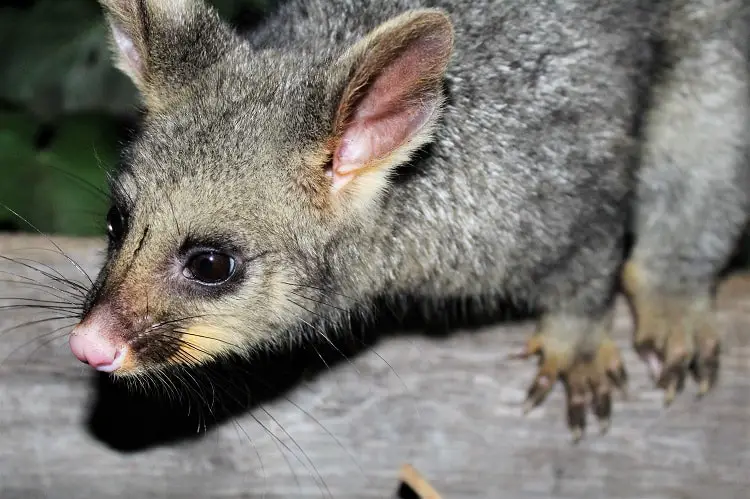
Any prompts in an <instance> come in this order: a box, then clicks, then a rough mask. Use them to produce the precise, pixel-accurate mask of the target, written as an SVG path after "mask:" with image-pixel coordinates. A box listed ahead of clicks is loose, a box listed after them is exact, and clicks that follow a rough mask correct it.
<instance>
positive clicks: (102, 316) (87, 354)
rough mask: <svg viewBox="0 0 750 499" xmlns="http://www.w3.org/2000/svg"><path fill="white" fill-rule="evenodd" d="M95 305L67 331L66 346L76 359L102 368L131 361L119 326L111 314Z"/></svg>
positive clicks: (114, 368)
mask: <svg viewBox="0 0 750 499" xmlns="http://www.w3.org/2000/svg"><path fill="white" fill-rule="evenodd" d="M104 308H106V306H105V307H102V306H97V307H95V308H94V309H93V310H92V311H91V312H90V313H89V314H88V316H87V317H86V318H85V319H84V320H83V321H81V322H80V324H78V325H77V326H76V327H75V328H74V329H73V331H72V332H71V334H70V339H69V343H70V349H71V351H72V352H73V355H75V356H76V358H77V359H78V360H80V361H81V362H84V363H86V364H89V365H90V366H91V367H93V368H95V369H96V370H98V371H102V372H108V373H111V372H115V371H117V370H118V369H121V368H123V366H126V365H129V364H132V359H130V357H131V355H130V349H129V348H128V345H127V343H126V342H125V340H124V339H122V338H121V337H120V335H119V334H118V333H117V331H119V330H122V327H121V326H120V325H118V324H116V321H115V320H113V317H114V316H113V314H111V313H108V312H107V311H106V310H104Z"/></svg>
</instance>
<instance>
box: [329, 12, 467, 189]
mask: <svg viewBox="0 0 750 499" xmlns="http://www.w3.org/2000/svg"><path fill="white" fill-rule="evenodd" d="M452 52H453V26H452V24H451V21H450V19H449V18H448V16H447V15H446V14H444V13H443V12H442V11H439V10H432V9H424V10H416V11H410V12H407V13H405V14H402V15H400V16H398V17H395V18H393V19H391V20H390V21H388V22H386V23H384V24H382V25H380V26H379V27H378V28H376V29H375V30H373V31H372V32H371V33H370V34H369V35H367V36H366V37H365V38H363V39H362V40H360V41H359V42H357V43H356V44H355V45H354V46H352V47H351V48H350V50H348V51H347V52H346V53H345V54H344V55H343V56H342V58H341V60H340V61H339V67H343V68H344V69H345V70H347V71H348V72H347V74H346V78H347V81H346V84H345V85H344V90H343V93H342V94H341V97H340V100H339V104H338V108H337V111H336V118H335V121H334V130H333V134H334V135H333V137H334V139H333V141H332V142H333V144H334V147H333V148H332V149H333V157H332V162H331V172H330V173H331V178H332V188H333V190H334V192H335V194H336V195H337V196H351V197H352V198H353V200H354V201H356V202H357V203H363V202H367V201H368V200H369V199H372V198H373V197H374V196H375V195H377V193H378V192H379V191H380V189H382V188H383V187H384V186H385V185H386V184H387V181H388V176H389V173H390V172H391V171H392V170H393V168H394V167H396V166H398V165H400V164H403V163H405V162H407V161H408V160H409V158H410V156H411V154H412V153H413V152H414V151H415V150H417V149H418V148H419V147H421V146H422V145H424V144H425V143H426V142H429V141H430V140H431V139H432V131H433V128H434V125H435V123H436V121H437V119H438V117H439V114H440V109H441V106H442V104H443V91H442V89H443V77H444V73H445V70H446V68H447V66H448V63H449V61H450V58H451V54H452Z"/></svg>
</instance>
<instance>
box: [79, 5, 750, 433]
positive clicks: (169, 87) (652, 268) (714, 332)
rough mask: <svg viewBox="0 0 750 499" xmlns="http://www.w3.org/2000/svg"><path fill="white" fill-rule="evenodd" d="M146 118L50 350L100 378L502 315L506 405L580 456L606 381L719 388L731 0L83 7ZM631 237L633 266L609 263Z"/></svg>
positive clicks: (736, 92) (733, 173)
mask: <svg viewBox="0 0 750 499" xmlns="http://www.w3.org/2000/svg"><path fill="white" fill-rule="evenodd" d="M100 3H101V4H102V5H103V8H104V12H105V15H106V19H107V21H108V25H109V28H110V32H111V35H112V36H111V41H112V47H113V54H114V57H113V58H114V61H115V63H116V65H117V66H118V67H119V68H120V69H121V70H122V71H123V72H124V73H125V74H127V75H128V76H129V77H130V79H131V80H132V82H133V83H134V85H135V86H136V87H137V89H138V91H139V95H140V96H141V103H142V106H143V110H144V112H143V116H142V119H141V122H140V123H139V126H138V129H137V133H136V134H135V135H134V137H132V140H130V141H128V143H127V144H126V145H125V146H124V147H123V151H122V157H121V161H120V164H119V165H118V168H117V171H116V173H115V174H114V175H113V177H112V181H111V198H112V203H111V208H110V209H109V212H108V214H107V229H108V241H109V242H108V247H107V252H106V259H105V261H104V264H103V266H102V268H101V270H100V272H99V274H98V277H97V278H96V280H95V282H94V285H93V286H92V288H91V290H90V292H89V293H88V296H87V298H86V300H85V304H84V307H83V313H82V315H81V320H80V323H79V324H78V325H77V326H76V327H75V328H74V329H73V331H72V332H71V335H70V347H71V349H72V352H73V354H74V355H75V356H76V357H77V358H78V359H80V360H81V361H83V362H86V363H88V364H90V365H91V366H92V367H93V368H95V369H97V370H99V371H103V372H108V373H112V376H114V377H115V378H124V379H128V378H130V379H134V378H135V377H138V376H146V375H148V374H149V373H153V372H155V371H161V370H164V369H167V368H168V367H169V366H183V367H185V368H197V367H199V366H201V365H204V364H206V363H208V362H211V361H221V359H222V358H223V357H224V356H227V355H230V354H232V355H234V354H238V355H249V354H251V353H253V352H256V351H258V350H260V349H268V348H282V347H283V346H284V345H288V344H289V341H290V338H292V339H295V338H297V339H298V340H299V341H304V334H305V333H304V331H305V326H306V325H309V324H311V323H319V322H320V321H322V323H324V324H327V325H328V327H330V328H333V329H337V328H338V329H344V328H345V326H346V324H348V321H349V320H350V318H351V317H352V315H353V314H364V313H366V311H367V309H368V306H369V304H372V303H375V301H376V300H381V299H384V300H386V301H387V300H393V301H396V300H398V299H399V297H403V296H414V297H418V298H420V299H423V300H425V301H426V302H437V301H439V300H442V299H460V300H477V301H478V302H481V303H484V304H487V306H488V307H490V308H492V306H493V304H496V303H501V302H503V303H511V304H522V306H524V307H527V308H528V309H529V310H534V311H535V314H536V315H535V317H536V319H535V320H537V327H536V329H535V331H534V332H533V334H531V335H530V337H529V339H528V342H527V344H526V345H525V347H524V349H523V351H522V352H520V353H519V355H520V356H521V357H523V358H537V359H538V370H537V373H536V375H535V377H534V378H533V379H532V380H531V383H530V386H529V389H528V397H527V401H526V403H527V406H528V407H529V408H533V407H536V406H538V405H539V404H541V403H542V402H543V401H544V400H545V397H546V396H547V394H548V393H550V391H551V390H552V389H553V388H554V387H555V386H557V384H558V382H560V383H561V384H562V385H563V386H564V388H565V391H566V408H565V411H566V415H567V420H568V424H569V427H570V430H571V431H572V433H573V436H574V437H575V438H580V437H581V436H582V435H583V429H584V426H585V422H586V415H585V414H586V413H587V412H589V411H592V412H593V413H594V414H595V416H596V418H598V420H600V422H601V423H602V424H603V425H606V424H607V423H608V421H609V419H610V417H611V412H612V408H611V406H612V403H611V398H612V394H613V393H615V392H616V390H618V389H619V388H622V387H624V386H625V383H626V377H627V370H626V368H625V366H624V364H623V360H622V357H621V353H620V351H619V350H618V347H617V346H616V345H615V342H614V341H613V339H612V338H611V337H610V334H609V333H610V330H611V327H612V316H613V307H614V302H615V297H616V295H617V293H618V292H619V290H620V289H622V290H624V291H625V293H626V295H627V297H628V298H629V301H630V303H631V305H632V310H633V312H634V317H635V324H636V325H635V331H634V341H633V343H634V347H635V349H636V350H637V352H638V353H639V355H640V356H641V358H642V359H643V360H644V361H645V362H646V363H647V365H648V366H650V368H651V370H652V374H653V376H654V381H655V383H656V385H657V386H658V387H660V388H661V389H662V390H663V391H664V397H665V399H666V400H667V401H671V400H672V399H673V398H674V397H675V396H676V395H677V394H678V393H679V392H680V391H681V389H682V386H683V384H684V381H685V379H686V378H687V377H688V376H689V375H692V376H693V377H694V378H695V380H696V382H697V384H698V386H699V392H700V393H704V392H706V391H708V390H709V389H710V388H711V387H712V386H713V385H714V383H715V380H716V377H717V373H718V372H719V353H720V346H721V331H720V330H719V329H718V327H717V324H716V321H715V310H714V299H715V285H716V283H717V281H718V280H719V279H720V275H721V274H720V272H721V270H722V269H723V268H724V266H725V265H726V264H727V261H728V260H729V258H730V257H731V255H732V252H733V249H734V248H735V245H736V243H737V241H738V240H739V238H740V236H741V234H742V232H743V229H744V227H745V224H746V223H747V218H748V193H749V192H750V175H749V173H750V167H749V166H748V158H749V154H748V153H749V151H750V85H749V83H748V82H749V81H750V77H749V69H748V60H749V59H750V57H749V51H750V47H749V46H750V30H749V29H748V26H750V12H749V8H748V2H746V1H745V0H618V1H601V0H566V1H557V0H554V1H553V0H541V1H536V2H530V1H527V0H473V1H468V0H311V1H302V0H288V1H286V2H283V3H282V4H281V5H280V6H279V7H278V8H277V9H276V10H275V11H274V12H272V13H271V14H270V15H269V16H268V17H267V18H265V19H264V20H262V22H260V23H259V24H258V25H257V26H255V27H253V28H252V29H250V30H248V31H247V32H240V31H239V30H238V29H236V28H234V27H232V26H230V25H229V24H228V23H227V22H226V21H224V20H223V19H222V18H221V17H220V16H219V15H218V14H217V12H216V11H215V9H214V8H213V7H211V6H210V5H208V4H206V3H204V2H203V1H202V0H159V1H157V0H100ZM629 234H631V235H632V238H633V241H632V245H628V244H626V241H627V239H628V235H629Z"/></svg>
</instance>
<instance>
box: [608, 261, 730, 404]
mask: <svg viewBox="0 0 750 499" xmlns="http://www.w3.org/2000/svg"><path fill="white" fill-rule="evenodd" d="M644 281H645V279H643V275H642V274H640V273H639V272H638V269H637V267H636V266H635V264H632V263H629V264H628V265H626V267H625V270H624V273H623V283H624V285H625V289H626V292H627V294H628V297H629V298H630V303H631V306H632V308H633V312H634V315H635V323H636V328H635V338H634V344H635V349H636V351H637V352H638V354H639V355H640V357H641V358H642V359H643V361H644V362H645V363H646V365H647V366H648V368H649V371H650V373H651V376H652V378H653V380H654V382H655V383H656V385H657V386H658V387H659V388H661V389H663V390H664V401H665V403H666V404H669V403H671V402H672V401H673V400H674V398H675V396H676V395H677V394H678V393H680V392H681V391H682V390H683V388H684V385H685V379H686V377H687V375H688V374H692V375H693V377H694V378H695V380H696V381H697V382H698V384H699V388H698V392H699V395H703V394H705V393H706V392H708V391H709V390H710V389H711V387H713V385H714V384H715V383H716V379H717V377H718V373H719V349H720V345H721V338H720V334H719V330H718V328H717V327H716V325H715V312H714V309H713V300H712V299H711V297H710V292H709V290H708V289H707V290H705V292H701V293H684V294H683V293H680V294H677V293H665V292H663V291H657V290H654V289H651V287H649V286H646V285H645V284H644Z"/></svg>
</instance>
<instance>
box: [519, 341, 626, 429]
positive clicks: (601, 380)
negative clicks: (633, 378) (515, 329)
mask: <svg viewBox="0 0 750 499" xmlns="http://www.w3.org/2000/svg"><path fill="white" fill-rule="evenodd" d="M545 329H546V328H544V327H542V328H541V329H540V330H539V331H538V332H537V333H536V334H534V335H533V336H532V337H531V338H530V339H529V341H528V342H527V345H526V348H525V349H524V351H523V352H521V353H520V354H518V355H517V356H516V357H517V358H529V357H531V356H536V357H538V359H539V367H538V369H537V374H536V377H535V378H534V380H533V382H532V383H531V385H530V386H529V389H528V394H527V397H526V403H525V404H524V412H525V413H527V412H528V411H530V410H531V409H533V408H534V407H536V406H538V405H539V404H541V403H542V402H543V401H544V400H545V398H546V397H547V395H548V394H549V393H550V392H551V391H552V388H553V387H554V385H555V383H556V382H557V380H560V381H561V382H562V384H563V386H564V387H565V393H566V403H567V418H568V426H569V428H570V431H571V432H572V434H573V440H574V442H578V441H579V440H580V439H581V438H582V437H583V434H584V430H585V428H586V412H587V409H591V410H592V412H593V413H594V415H595V416H596V418H597V419H598V421H599V426H600V429H601V431H602V433H604V432H606V430H607V429H608V428H609V422H610V417H611V413H612V394H613V392H614V391H615V390H621V391H623V393H624V391H625V388H626V383H627V374H626V371H625V367H624V364H623V362H622V358H621V356H620V352H619V350H618V348H617V346H616V345H615V344H614V343H613V342H612V340H610V339H609V338H608V337H607V336H606V333H604V332H602V331H596V332H593V334H583V333H581V335H580V336H579V337H581V338H582V341H568V340H561V335H559V334H557V335H556V334H554V333H555V331H552V332H550V331H549V330H547V331H545ZM589 333H591V332H589ZM562 337H563V338H565V337H566V336H562ZM567 337H570V338H572V337H573V336H572V335H568V336H567Z"/></svg>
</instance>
